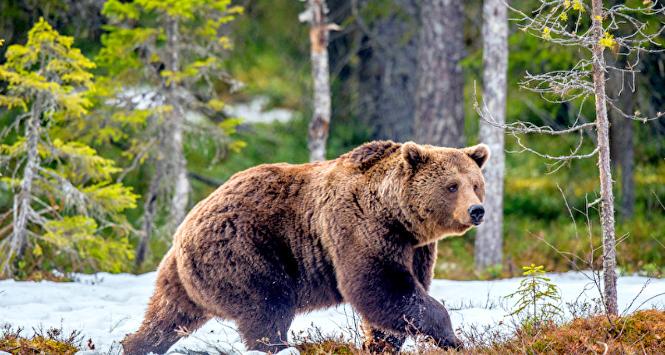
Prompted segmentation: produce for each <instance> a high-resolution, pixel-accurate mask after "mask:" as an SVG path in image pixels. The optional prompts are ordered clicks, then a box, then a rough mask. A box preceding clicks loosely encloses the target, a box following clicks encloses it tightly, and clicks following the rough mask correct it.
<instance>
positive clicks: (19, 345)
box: [0, 324, 80, 355]
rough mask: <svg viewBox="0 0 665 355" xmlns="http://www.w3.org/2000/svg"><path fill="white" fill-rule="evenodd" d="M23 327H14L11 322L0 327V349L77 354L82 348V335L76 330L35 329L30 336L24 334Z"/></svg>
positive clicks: (20, 352)
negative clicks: (66, 331)
mask: <svg viewBox="0 0 665 355" xmlns="http://www.w3.org/2000/svg"><path fill="white" fill-rule="evenodd" d="M22 333H23V328H16V329H14V328H12V327H11V326H10V325H9V324H6V325H4V326H3V327H2V328H1V329H0V351H6V352H8V353H11V354H21V355H27V354H63V355H70V354H75V353H76V352H78V351H79V350H80V348H79V344H80V335H79V332H77V331H74V332H72V333H70V334H68V335H65V334H64V333H63V331H62V329H57V328H51V329H49V330H47V331H43V330H42V329H35V331H34V334H33V335H32V336H30V337H27V336H23V335H22Z"/></svg>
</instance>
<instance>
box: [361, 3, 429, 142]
mask: <svg viewBox="0 0 665 355" xmlns="http://www.w3.org/2000/svg"><path fill="white" fill-rule="evenodd" d="M351 2H352V6H353V4H355V2H354V1H353V0H352V1H351ZM366 2H367V0H366V1H362V2H361V3H366ZM390 6H391V11H390V13H389V14H387V15H379V16H380V17H379V18H371V19H370V18H364V19H362V18H361V19H359V20H358V21H361V22H362V23H363V24H366V25H367V28H363V29H362V30H363V32H364V35H363V39H362V41H361V49H360V50H359V51H358V57H359V59H360V65H359V68H358V95H359V98H358V101H359V102H358V108H357V110H356V111H357V112H358V116H359V118H360V119H362V120H364V121H365V123H366V124H367V126H368V127H369V128H370V130H371V136H372V138H373V139H391V140H394V141H398V142H401V141H406V140H409V139H412V137H413V124H414V115H415V92H416V82H417V80H416V72H417V70H416V69H417V66H418V57H417V56H418V28H419V25H418V2H417V1H416V0H394V1H391V2H390Z"/></svg>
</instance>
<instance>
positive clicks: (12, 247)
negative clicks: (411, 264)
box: [2, 97, 42, 277]
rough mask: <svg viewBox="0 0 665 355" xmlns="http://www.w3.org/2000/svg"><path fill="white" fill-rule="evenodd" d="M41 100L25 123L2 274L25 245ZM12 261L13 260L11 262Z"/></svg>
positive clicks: (10, 270) (7, 272)
mask: <svg viewBox="0 0 665 355" xmlns="http://www.w3.org/2000/svg"><path fill="white" fill-rule="evenodd" d="M41 105H42V100H41V98H40V97H38V98H37V100H36V102H35V103H34V104H33V106H32V107H33V108H32V112H31V114H30V118H29V119H28V122H27V124H26V128H25V130H26V134H25V136H26V151H27V161H26V164H25V168H24V169H23V179H22V180H21V187H20V189H21V190H20V191H19V193H18V194H17V195H16V197H14V212H13V213H14V227H13V232H12V237H11V241H10V244H9V252H8V253H7V256H6V259H5V261H4V264H3V267H2V275H3V276H8V277H9V276H11V274H12V273H13V271H14V269H13V268H14V266H13V265H12V264H17V263H18V261H20V260H21V259H22V258H23V255H24V254H25V249H26V246H27V236H28V218H29V214H30V211H31V208H30V200H31V199H32V185H33V181H34V179H35V174H36V173H37V168H38V167H39V152H38V146H39V134H40V116H41V113H42V111H41V110H42V109H41ZM12 261H13V262H12Z"/></svg>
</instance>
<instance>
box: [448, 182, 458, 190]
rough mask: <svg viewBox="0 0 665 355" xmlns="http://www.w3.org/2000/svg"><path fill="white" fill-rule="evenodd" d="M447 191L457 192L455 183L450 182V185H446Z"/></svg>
mask: <svg viewBox="0 0 665 355" xmlns="http://www.w3.org/2000/svg"><path fill="white" fill-rule="evenodd" d="M448 191H450V192H457V184H452V185H450V186H448Z"/></svg>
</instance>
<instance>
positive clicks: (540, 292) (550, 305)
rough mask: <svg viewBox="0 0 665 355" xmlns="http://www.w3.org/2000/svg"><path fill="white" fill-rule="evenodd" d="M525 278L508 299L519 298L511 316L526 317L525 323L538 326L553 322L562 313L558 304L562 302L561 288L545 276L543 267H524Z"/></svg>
mask: <svg viewBox="0 0 665 355" xmlns="http://www.w3.org/2000/svg"><path fill="white" fill-rule="evenodd" d="M522 270H524V272H523V273H522V275H524V276H525V278H524V280H522V281H521V282H520V286H519V288H518V289H517V291H515V292H513V293H511V294H509V295H507V296H506V298H510V299H513V298H517V301H516V302H515V305H514V306H513V311H512V312H511V313H510V315H511V316H514V315H517V316H524V323H529V324H535V325H538V324H540V323H542V322H543V321H547V320H552V319H553V318H554V317H556V316H558V315H560V314H561V313H562V311H561V308H559V306H558V304H559V303H560V301H561V294H560V292H559V288H558V287H557V286H556V285H555V284H553V283H552V280H551V279H550V278H549V277H547V276H545V267H544V266H542V265H539V266H536V265H535V264H531V265H530V266H523V267H522Z"/></svg>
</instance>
